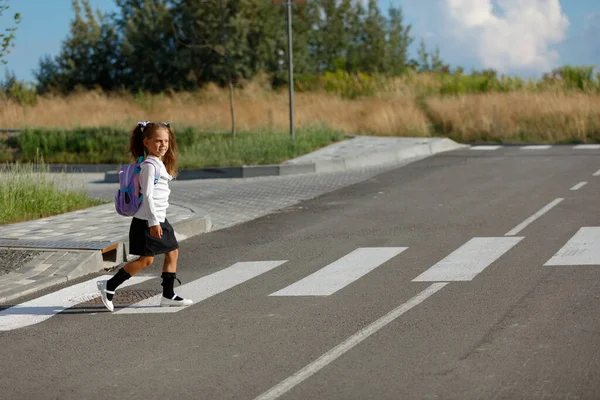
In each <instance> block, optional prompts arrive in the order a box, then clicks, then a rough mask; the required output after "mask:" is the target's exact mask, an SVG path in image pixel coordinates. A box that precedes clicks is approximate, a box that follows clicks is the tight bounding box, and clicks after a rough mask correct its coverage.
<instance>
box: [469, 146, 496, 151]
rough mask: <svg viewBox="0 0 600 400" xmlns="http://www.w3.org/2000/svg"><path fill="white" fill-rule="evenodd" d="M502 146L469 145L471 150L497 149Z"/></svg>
mask: <svg viewBox="0 0 600 400" xmlns="http://www.w3.org/2000/svg"><path fill="white" fill-rule="evenodd" d="M501 147H502V146H495V145H481V146H473V147H471V150H484V151H485V150H498V149H499V148H501Z"/></svg>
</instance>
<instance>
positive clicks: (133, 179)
mask: <svg viewBox="0 0 600 400" xmlns="http://www.w3.org/2000/svg"><path fill="white" fill-rule="evenodd" d="M142 164H152V165H154V172H155V174H154V184H155V185H156V183H157V182H158V178H159V177H160V164H159V163H158V161H156V160H155V159H153V158H146V159H144V157H140V158H139V159H138V160H137V162H135V163H133V164H129V165H126V166H124V167H121V170H120V171H119V190H117V191H116V192H115V208H116V210H117V213H118V214H120V215H123V216H125V217H132V216H133V215H134V214H135V213H136V212H137V211H138V210H139V209H140V206H141V205H142V200H143V199H144V195H143V194H141V195H140V189H141V187H140V172H141V170H142Z"/></svg>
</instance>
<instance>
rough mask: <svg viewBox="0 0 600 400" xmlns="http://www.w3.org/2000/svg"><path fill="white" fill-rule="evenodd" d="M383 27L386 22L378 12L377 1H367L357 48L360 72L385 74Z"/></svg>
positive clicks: (384, 34)
mask: <svg viewBox="0 0 600 400" xmlns="http://www.w3.org/2000/svg"><path fill="white" fill-rule="evenodd" d="M385 26H386V21H385V18H383V16H382V15H381V12H380V11H379V7H378V5H377V0H369V2H368V4H367V14H366V17H365V19H364V22H363V29H362V35H361V44H360V46H359V48H360V67H361V71H363V72H368V73H381V72H385V58H386V57H385V50H386V49H385V48H386V41H385V37H386V31H385Z"/></svg>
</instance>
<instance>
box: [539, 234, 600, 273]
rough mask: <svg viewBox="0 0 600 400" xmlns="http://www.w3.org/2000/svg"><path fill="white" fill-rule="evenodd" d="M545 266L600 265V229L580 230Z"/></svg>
mask: <svg viewBox="0 0 600 400" xmlns="http://www.w3.org/2000/svg"><path fill="white" fill-rule="evenodd" d="M544 265H546V266H548V265H565V266H569V265H600V227H597V226H590V227H582V228H580V229H579V230H578V231H577V233H575V235H573V237H571V238H570V239H569V240H568V241H567V243H565V245H564V246H563V247H562V248H561V249H560V250H559V251H558V252H556V254H555V255H554V256H552V258H550V259H549V260H548V261H547V262H546V263H545V264H544Z"/></svg>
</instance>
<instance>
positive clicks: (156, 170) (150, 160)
mask: <svg viewBox="0 0 600 400" xmlns="http://www.w3.org/2000/svg"><path fill="white" fill-rule="evenodd" d="M142 164H152V165H153V166H154V184H155V185H156V184H157V183H158V179H159V178H160V164H159V163H158V161H156V160H155V159H153V158H146V159H145V160H144V161H142ZM140 165H141V164H140Z"/></svg>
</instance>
